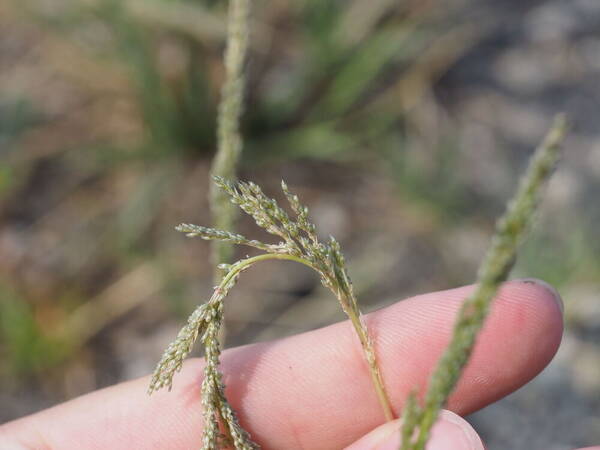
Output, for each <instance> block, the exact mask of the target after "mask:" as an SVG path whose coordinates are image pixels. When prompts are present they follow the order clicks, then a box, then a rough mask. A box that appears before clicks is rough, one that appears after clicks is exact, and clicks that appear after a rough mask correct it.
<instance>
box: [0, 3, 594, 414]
mask: <svg viewBox="0 0 600 450" xmlns="http://www.w3.org/2000/svg"><path fill="white" fill-rule="evenodd" d="M575 3H576V5H575ZM575 3H574V5H575V6H573V8H587V6H586V4H585V2H582V1H580V2H575ZM548 5H550V6H548ZM552 5H554V2H543V1H531V2H523V4H522V5H521V6H519V7H518V8H517V10H518V11H516V10H510V9H509V8H508V7H506V8H504V7H502V6H501V5H498V4H496V2H471V1H469V0H455V1H450V2H447V1H444V2H441V1H436V0H431V1H406V2H392V1H389V0H374V1H369V2H364V1H361V0H356V1H346V2H341V1H332V2H323V1H313V0H306V1H301V2H283V1H273V2H267V3H256V4H255V5H254V7H255V10H254V13H253V19H252V44H251V49H250V59H249V62H248V64H247V76H248V89H247V95H246V97H247V98H246V112H245V115H244V118H243V132H244V136H245V147H244V151H243V164H242V169H241V177H242V178H250V179H253V180H255V181H258V182H260V184H261V185H263V186H265V188H266V189H267V190H269V186H271V187H274V186H277V185H278V183H279V180H280V179H281V178H282V177H283V178H285V179H286V180H287V181H289V183H290V185H291V186H292V187H293V188H294V190H295V191H297V192H298V193H299V194H300V195H301V197H302V198H303V199H304V200H305V202H306V203H307V204H308V205H309V206H310V207H311V212H312V214H313V218H314V220H315V221H316V222H317V227H318V228H319V229H322V230H324V231H325V232H327V233H331V234H333V235H335V236H336V237H339V238H340V239H341V240H342V244H343V246H344V248H345V249H346V248H347V249H348V250H347V253H348V254H347V257H348V259H349V264H350V268H349V270H350V273H351V274H352V275H353V277H354V279H355V284H356V287H357V290H358V295H359V296H360V297H361V300H362V301H363V302H366V303H367V304H369V303H370V304H372V305H376V304H378V305H380V304H384V302H386V301H391V300H393V299H397V298H401V297H402V296H406V295H409V294H413V293H417V292H423V291H427V290H432V289H438V288H439V289H441V288H447V287H452V286H455V285H458V284H462V283H468V282H471V281H472V280H473V279H474V275H475V274H474V270H475V268H476V266H477V264H478V262H479V259H480V257H481V255H482V253H483V251H484V249H485V247H486V245H487V238H488V237H489V235H490V233H491V231H492V226H493V220H494V218H495V217H496V216H497V215H498V213H499V212H501V210H502V207H503V205H504V201H505V200H506V198H507V197H508V195H509V194H510V193H511V192H512V191H513V184H514V182H515V180H516V179H517V177H518V174H519V173H521V172H522V169H523V167H524V162H525V161H526V159H527V156H528V153H527V152H526V151H525V149H528V150H530V149H532V147H533V145H534V144H535V142H537V141H538V140H539V138H540V137H541V136H542V134H543V131H544V129H546V128H547V126H548V125H549V123H550V117H552V116H553V115H554V113H556V112H557V111H558V110H561V109H565V108H566V109H567V112H568V113H570V114H571V116H572V119H573V120H574V122H575V125H576V126H575V129H574V132H573V137H571V138H570V139H569V140H568V141H567V144H566V148H567V153H566V155H565V157H564V161H563V163H562V168H561V171H560V172H559V174H557V175H558V176H557V177H556V180H553V182H552V184H551V186H550V189H549V193H548V199H547V201H546V202H545V203H544V205H543V211H542V214H541V215H540V218H539V220H538V226H537V228H536V229H535V230H534V232H533V236H532V238H531V239H530V240H529V241H528V242H527V243H526V245H525V246H524V248H523V251H522V254H521V258H520V260H519V263H518V266H517V269H516V273H517V274H518V275H523V276H537V277H541V278H544V279H546V280H547V281H549V282H552V283H554V284H556V285H557V286H558V287H559V288H561V289H562V292H563V294H564V295H565V297H566V300H567V318H569V317H573V320H574V321H575V326H576V327H577V326H579V325H578V323H579V322H577V320H579V319H577V318H578V317H579V316H578V315H577V313H573V314H572V315H570V313H569V306H568V301H569V300H570V299H569V298H568V295H569V293H571V292H582V291H581V289H580V288H581V287H582V286H583V287H586V289H587V290H586V289H584V291H585V292H589V291H590V288H589V286H590V285H592V286H593V285H594V283H596V286H597V279H598V275H599V274H600V264H599V261H600V260H599V259H598V257H597V255H598V250H599V249H598V245H600V244H598V242H597V239H595V238H594V235H595V231H594V230H595V228H597V223H598V218H599V212H600V209H599V208H598V207H597V206H596V205H595V204H594V203H595V202H593V199H594V195H597V193H598V187H599V186H598V182H597V179H598V175H599V174H600V169H599V167H600V156H598V151H597V149H598V148H599V147H598V146H597V144H594V142H595V141H594V139H595V138H596V137H597V136H596V134H597V133H596V132H594V131H590V128H589V127H587V125H586V121H585V120H581V121H579V119H581V118H583V119H585V117H587V116H588V115H589V114H588V113H584V112H585V111H588V109H589V108H591V106H590V107H588V106H586V105H587V103H585V102H584V100H582V98H583V97H585V98H589V95H588V96H587V97H586V95H584V94H582V93H581V92H580V91H581V89H584V87H585V86H586V84H585V80H586V79H587V78H586V77H588V76H591V75H589V74H593V73H595V72H594V70H597V65H594V64H593V63H589V62H586V61H587V60H586V59H585V58H586V56H585V55H586V54H587V53H586V52H588V53H589V52H591V51H592V50H593V46H592V45H591V44H589V43H587V41H586V39H587V36H588V35H587V34H586V33H585V32H581V33H579V32H576V31H573V29H570V28H568V27H567V28H565V27H562V28H561V27H560V26H558V25H557V23H559V24H560V23H562V22H561V20H562V18H563V17H564V16H565V15H568V14H571V12H569V11H567V10H565V11H563V12H560V11H562V10H561V9H559V10H558V11H559V13H555V12H552V11H555V10H554V9H551V7H552ZM544 8H545V9H544ZM548 9H550V10H551V12H552V13H547V12H545V11H546V10H548ZM555 9H556V8H555ZM225 12H226V4H225V3H223V2H214V1H208V0H206V1H200V0H197V1H196V0H194V1H192V0H171V1H166V0H121V1H117V0H86V1H81V0H44V1H41V0H19V1H17V0H5V1H3V2H2V4H1V5H0V157H1V158H2V160H1V161H2V163H1V166H0V223H1V226H0V356H1V357H0V380H1V384H2V385H3V386H6V389H3V391H5V393H3V394H0V402H2V403H4V399H13V398H18V395H20V394H19V393H22V392H24V391H27V392H32V393H33V394H32V398H33V399H30V400H28V401H22V402H21V404H20V405H19V404H18V403H19V402H17V406H14V407H12V408H7V409H3V408H0V411H1V412H2V413H3V414H4V415H3V416H1V417H0V418H1V419H8V418H10V417H13V416H15V415H19V414H23V413H25V412H29V411H32V410H35V409H38V408H39V407H41V406H42V405H44V404H47V403H51V402H55V401H58V400H61V399H64V398H67V397H70V396H73V395H76V394H78V393H81V392H84V391H87V390H91V389H93V388H96V387H98V386H101V385H105V384H107V383H111V382H115V381H118V380H120V379H123V378H127V377H130V376H134V375H141V374H143V373H148V372H150V371H151V370H152V368H153V365H154V363H155V360H156V359H157V357H158V356H159V354H160V352H161V349H162V347H163V345H164V344H165V343H166V342H168V341H169V340H170V339H171V338H172V337H173V335H174V332H175V331H176V327H177V323H178V321H177V320H171V319H176V318H179V317H180V316H185V315H186V314H187V312H188V311H189V310H190V309H191V307H192V305H193V304H195V303H197V302H200V301H203V299H204V298H205V296H206V295H207V294H208V292H209V291H210V287H211V286H212V281H211V271H212V268H211V267H210V266H209V264H208V248H207V246H206V245H205V244H204V243H196V242H194V243H190V242H188V241H185V240H184V239H183V238H182V237H181V236H179V235H178V234H177V233H175V232H174V231H172V229H173V225H175V224H177V223H179V222H182V221H186V222H194V223H200V224H209V223H210V218H209V216H208V213H207V210H208V204H207V192H208V176H207V174H208V171H209V168H210V162H211V158H212V155H213V154H214V150H215V146H216V130H215V118H216V105H217V101H218V92H219V88H220V86H221V83H222V79H223V66H222V51H223V40H224V36H225ZM563 13H564V14H563ZM517 14H518V17H517V16H516V15H517ZM552 14H554V15H552ZM556 14H558V16H557V15H556ZM560 14H563V15H560ZM588 15H589V14H588ZM540 17H541V18H540ZM547 17H550V19H547ZM569 17H570V16H569ZM574 17H575V19H573V20H575V21H576V20H581V22H576V23H581V24H583V25H581V26H582V27H583V28H584V30H585V29H586V28H585V27H586V25H585V24H586V23H587V22H585V20H584V19H583V18H580V19H578V18H579V17H580V16H574ZM582 17H583V16H582ZM544 20H546V21H547V22H548V24H547V23H546V22H544ZM565 26H566V25H565ZM511 27H512V28H511ZM551 27H552V29H553V30H555V34H554V35H549V37H548V36H547V35H545V34H544V32H546V31H547V30H549V29H550V28H551ZM515 29H518V30H519V32H515V31H514V30H515ZM557 29H558V30H559V31H560V30H563V32H562V33H563V34H560V33H559V32H556V30H557ZM536 30H537V31H536ZM565 30H566V31H565ZM547 32H548V33H549V31H547ZM536 33H537V34H536ZM556 33H558V34H556ZM528 52H529V53H528ZM579 54H581V55H583V56H581V59H580V60H577V61H578V64H579V65H578V66H577V64H575V63H573V58H575V56H573V55H579ZM519 58H520V59H519ZM575 59H576V58H575ZM586 64H587V65H586ZM574 66H577V67H579V68H580V72H577V74H580V75H577V74H573V71H572V70H571V69H572V68H573V67H574ZM540 67H541V68H542V69H539V68H540ZM528 70H529V72H528ZM536 70H538V71H537V72H536ZM586 70H587V72H586ZM530 72H533V74H534V75H531V73H530ZM535 74H537V75H535ZM542 75H543V77H542ZM535 76H537V77H538V79H539V80H541V81H540V82H539V83H538V84H535V83H532V82H530V81H529V80H530V78H531V77H534V78H535ZM577 76H580V77H581V79H579V78H577ZM528 77H530V78H528ZM540 77H541V78H540ZM528 83H529V84H528ZM569 83H571V84H569ZM569 86H574V87H573V88H571V87H569ZM571 89H572V90H571ZM578 89H579V91H578ZM594 95H598V94H597V93H596V94H594ZM582 102H584V103H582ZM582 105H583V106H582ZM586 108H587V109H586ZM595 133H596V134H595ZM594 145H596V147H594ZM578 149H581V151H579V153H578V152H577V151H578ZM594 158H596V159H594ZM594 161H596V162H595V163H594ZM594 164H595V165H594ZM273 192H275V189H273ZM590 199H591V200H592V201H590ZM596 203H597V202H596ZM364 211H368V212H369V214H367V215H365V213H364ZM247 225H248V224H247V223H246V222H244V221H243V220H242V221H241V223H240V224H239V226H240V227H241V229H244V228H245V227H246V226H247ZM250 234H252V232H250ZM344 240H346V241H348V242H350V241H351V242H352V245H350V248H348V246H347V245H344V242H343V241H344ZM374 256H377V257H374ZM248 278H252V280H250V279H248V280H241V289H240V291H241V292H242V293H240V294H236V295H238V297H237V298H236V297H234V298H232V299H231V301H230V303H229V304H228V305H227V307H228V308H231V310H232V311H231V313H229V314H228V315H229V316H231V317H234V318H235V317H238V320H237V321H236V320H235V319H234V320H232V322H231V323H230V324H228V330H229V340H230V342H231V343H232V344H238V343H240V342H246V341H248V340H253V339H266V338H270V337H274V336H279V335H282V334H289V333H293V332H296V331H299V330H302V329H306V328H310V327H315V326H318V325H321V324H323V323H325V322H329V321H333V320H338V319H341V317H340V316H337V315H336V313H335V312H334V309H332V310H327V306H323V304H321V303H319V301H320V299H321V298H322V297H323V296H325V295H327V294H326V293H324V292H323V291H321V290H320V288H319V286H318V280H315V279H313V278H312V277H311V276H310V275H309V274H308V273H304V272H302V271H300V272H298V270H292V271H289V268H287V267H283V268H274V269H273V271H272V272H271V273H266V274H258V273H256V274H254V277H248ZM267 281H268V283H267ZM267 284H268V285H269V286H276V288H274V289H271V290H268V291H266V290H265V288H264V286H266V285H267ZM592 291H593V289H592ZM593 292H597V290H596V291H593ZM582 295H583V294H582ZM586 295H587V294H586ZM242 297H243V298H242ZM315 305H318V306H315ZM256 309H260V310H261V311H262V316H263V317H269V318H270V320H269V321H267V322H268V323H264V322H259V321H253V320H252V317H254V316H255V314H254V315H253V313H252V312H253V311H254V310H256ZM569 320H570V319H569ZM598 326H600V325H598ZM6 401H8V400H6ZM11 402H12V403H13V404H14V403H15V402H13V401H12V400H11Z"/></svg>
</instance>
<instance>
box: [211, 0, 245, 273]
mask: <svg viewBox="0 0 600 450" xmlns="http://www.w3.org/2000/svg"><path fill="white" fill-rule="evenodd" d="M249 12H250V0H230V2H229V13H228V23H227V47H226V49H225V81H224V83H223V87H222V89H221V102H220V104H219V115H218V119H217V121H218V123H217V127H218V132H217V138H218V139H217V140H218V148H217V154H216V155H215V158H214V161H213V164H212V167H211V174H212V175H213V176H220V177H224V178H227V179H235V172H236V167H237V164H238V160H239V158H240V154H241V151H242V145H243V142H242V136H241V133H240V118H241V115H242V109H243V97H244V83H245V77H244V70H243V69H244V61H245V59H246V53H247V50H248V35H249V33H248V20H249ZM210 207H211V211H212V216H213V225H214V227H215V228H218V229H221V230H232V229H233V219H234V216H235V207H234V206H233V205H232V204H231V203H230V202H229V198H228V196H227V194H226V193H224V192H223V191H221V190H220V189H218V188H217V187H216V186H215V185H214V184H212V183H211V186H210ZM231 256H232V247H231V244H230V243H228V242H221V241H214V242H213V245H212V259H213V263H214V265H215V267H217V266H218V265H219V264H222V263H227V262H229V261H230V259H231ZM221 276H222V272H221V270H220V269H218V268H215V274H214V278H215V281H218V280H220V279H221Z"/></svg>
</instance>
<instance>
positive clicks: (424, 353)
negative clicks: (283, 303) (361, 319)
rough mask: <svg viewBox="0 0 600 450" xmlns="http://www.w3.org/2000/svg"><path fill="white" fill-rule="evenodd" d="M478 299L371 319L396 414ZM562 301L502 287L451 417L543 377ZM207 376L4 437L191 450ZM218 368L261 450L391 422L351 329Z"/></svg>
mask: <svg viewBox="0 0 600 450" xmlns="http://www.w3.org/2000/svg"><path fill="white" fill-rule="evenodd" d="M472 289H473V287H472V286H468V287H463V288H458V289H452V290H448V291H442V292H436V293H431V294H426V295H422V296H418V297H415V298H411V299H408V300H405V301H402V302H399V303H396V304H394V305H392V306H390V307H387V308H385V309H382V310H380V311H377V312H374V313H372V314H369V315H367V316H366V318H365V320H366V322H367V324H368V326H369V329H370V330H371V333H372V334H373V337H374V341H375V346H376V351H377V353H378V355H379V361H380V366H381V371H382V375H383V379H384V381H385V383H386V385H387V386H386V387H387V390H388V393H389V395H390V399H391V401H392V404H393V405H394V408H395V410H396V413H397V414H398V413H399V412H400V411H401V408H402V404H403V402H404V400H405V398H406V396H407V394H408V393H409V392H410V391H411V390H412V389H413V388H415V387H416V388H419V389H421V390H423V389H424V387H425V385H426V382H427V379H428V377H429V375H430V373H431V371H432V369H433V367H434V366H435V363H436V362H437V360H438V358H439V357H440V355H441V353H442V351H443V349H444V348H445V347H446V345H447V344H448V341H449V338H450V335H451V331H452V324H453V320H454V317H455V315H456V312H457V310H458V308H459V306H460V304H461V303H462V301H463V300H464V299H465V298H466V297H467V296H468V294H469V293H470V291H471V290H472ZM558 301H559V300H557V294H556V293H555V292H554V291H553V290H552V289H550V288H548V287H546V286H545V285H543V284H539V283H532V282H523V281H521V282H519V281H516V282H510V283H506V284H505V285H503V287H502V289H501V290H500V291H499V293H498V295H497V298H496V300H495V301H494V304H493V307H492V311H491V313H490V315H489V317H488V320H487V321H486V324H485V326H484V328H483V330H482V332H481V334H480V335H479V338H478V342H477V345H476V347H475V350H474V352H473V355H472V358H471V360H470V362H469V364H468V366H467V367H466V369H465V371H464V372H463V375H462V377H461V381H460V382H459V384H458V386H457V389H456V391H455V392H454V394H453V395H452V396H451V399H450V402H449V405H448V409H451V410H453V411H455V412H457V413H458V414H468V413H470V412H472V411H474V410H477V409H479V408H481V407H483V406H485V405H487V404H489V403H491V402H493V401H495V400H497V399H499V398H501V397H503V396H504V395H506V394H508V393H510V392H512V391H513V390H515V389H517V388H519V387H520V386H522V385H523V384H525V383H526V382H527V381H529V380H530V379H531V378H533V377H534V376H535V375H537V373H539V372H540V371H541V369H543V368H544V367H545V366H546V364H547V363H548V362H549V361H550V360H551V359H552V357H553V356H554V354H555V352H556V350H557V349H558V346H559V344H560V339H561V336H562V313H561V308H560V306H559V303H558ZM202 369H203V360H201V359H194V360H190V361H188V363H187V364H185V365H184V368H183V370H182V372H181V373H180V374H178V375H176V378H175V380H174V386H173V391H172V392H170V393H169V392H159V393H157V394H155V395H153V396H152V397H148V396H147V395H146V389H147V386H148V382H149V378H148V377H145V378H141V379H138V380H134V381H130V382H127V383H122V384H119V385H117V386H113V387H110V388H107V389H104V390H101V391H97V392H94V393H91V394H88V395H86V396H83V397H80V398H77V399H75V400H72V401H70V402H68V403H65V404H63V405H59V406H57V407H55V408H52V409H49V410H46V411H43V412H41V413H38V414H35V415H33V416H30V417H27V418H24V419H21V420H18V421H15V422H12V423H9V424H7V425H5V426H4V427H0V438H2V439H6V440H7V442H19V443H21V444H23V445H25V446H26V448H40V447H41V448H60V449H70V448H86V449H104V448H111V449H130V448H135V449H150V448H157V449H188V448H196V447H197V446H198V445H199V443H200V442H201V434H202V411H201V405H200V385H201V380H202V373H203V371H202ZM222 369H223V372H224V374H225V377H224V381H225V384H226V386H227V395H228V398H229V399H230V401H231V403H232V404H233V406H234V408H235V410H236V411H237V412H238V414H239V417H240V420H241V423H242V425H243V426H244V427H245V428H246V429H247V430H248V431H249V432H250V433H251V435H252V437H253V439H254V440H255V441H256V442H258V443H259V444H260V445H261V446H262V447H263V448H265V449H269V448H274V449H282V448H285V449H300V448H310V449H320V448H328V449H331V448H341V447H343V446H345V445H348V444H350V443H351V442H353V441H354V440H356V439H358V438H359V437H360V436H361V435H363V434H365V433H367V432H368V431H369V430H371V429H373V428H374V427H376V426H378V425H380V424H381V423H383V421H384V418H383V413H382V411H381V409H380V407H379V404H378V402H377V398H376V396H375V393H374V391H373V388H372V386H371V384H370V377H369V374H368V369H367V366H366V363H365V362H364V359H363V355H362V351H361V348H360V345H359V343H358V340H357V338H356V336H355V335H354V333H353V330H352V327H351V325H350V324H349V322H341V323H338V324H335V325H331V326H329V327H325V328H322V329H319V330H315V331H311V332H308V333H303V334H300V335H296V336H292V337H289V338H285V339H281V340H278V341H274V342H267V343H259V344H253V345H249V346H244V347H238V348H235V349H231V350H228V351H226V352H224V353H223V356H222ZM10 439H12V441H9V440H10ZM17 448H18V447H17Z"/></svg>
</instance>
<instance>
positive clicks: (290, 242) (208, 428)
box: [149, 177, 393, 449]
mask: <svg viewBox="0 0 600 450" xmlns="http://www.w3.org/2000/svg"><path fill="white" fill-rule="evenodd" d="M215 182H216V184H217V185H218V186H219V187H220V188H221V189H222V190H223V192H225V193H226V194H228V196H229V198H230V200H231V202H232V203H233V204H235V205H237V206H238V207H239V208H240V209H242V210H243V211H244V212H245V213H247V214H248V215H250V216H251V217H252V218H253V219H254V221H255V222H256V224H257V225H258V226H259V227H261V228H263V229H264V230H265V231H267V232H268V233H270V234H272V235H274V236H276V237H277V238H278V239H279V242H276V243H265V242H261V241H257V240H252V239H248V238H246V237H244V236H242V235H240V234H237V233H231V232H228V231H223V230H216V229H214V228H207V227H203V226H198V225H191V224H181V225H179V226H177V230H178V231H181V232H183V233H186V235H187V236H189V237H200V238H202V239H206V240H217V241H221V242H228V243H233V244H239V245H246V246H250V247H254V248H257V249H259V250H262V252H263V253H262V254H260V255H257V256H252V257H246V258H244V259H241V260H239V261H237V262H235V263H233V264H221V265H220V268H221V269H223V270H224V271H225V275H224V276H223V278H222V279H221V281H220V283H219V285H218V286H216V287H215V289H214V291H213V294H212V296H211V298H210V299H209V300H208V302H206V303H204V304H202V305H200V306H199V307H198V308H197V309H196V310H195V311H194V312H193V313H192V315H191V316H190V317H189V319H188V322H187V324H186V325H185V326H184V327H183V328H182V330H181V331H180V332H179V334H178V336H177V338H176V339H175V341H174V342H173V343H171V345H169V347H168V348H167V350H166V351H165V353H164V355H163V357H162V359H161V360H160V362H159V363H158V366H157V368H156V370H155V372H154V375H153V377H152V380H151V382H150V387H149V393H152V392H154V391H156V390H158V389H160V388H163V387H167V388H169V389H170V388H171V386H172V383H173V376H174V375H175V373H176V372H177V371H179V370H180V369H181V367H182V364H183V361H184V359H185V358H186V356H187V355H188V354H189V353H190V351H191V349H192V346H193V344H194V342H195V341H196V340H197V339H198V338H199V339H200V342H201V343H202V345H203V347H204V353H205V357H206V367H205V369H204V380H203V382H202V389H201V390H202V403H203V405H204V420H205V424H204V439H203V444H204V447H203V448H205V449H212V448H217V442H218V439H219V423H222V424H223V426H224V428H225V429H226V431H227V433H228V435H229V438H230V440H231V442H232V444H233V445H234V446H235V448H238V449H250V448H256V444H255V443H254V442H252V441H251V439H250V437H249V435H248V433H247V432H245V431H244V430H243V429H242V428H241V426H240V425H239V423H238V421H237V419H236V416H235V414H234V412H233V409H232V407H231V405H230V404H229V402H228V401H227V398H226V397H225V393H224V391H225V387H224V385H223V383H222V375H221V372H220V370H219V355H220V352H221V345H220V343H219V340H218V338H217V336H218V333H219V330H220V327H221V323H222V320H223V301H224V299H225V297H226V296H227V294H228V293H229V291H230V290H231V288H232V287H233V286H234V285H235V283H236V281H237V280H238V278H239V276H240V274H241V273H242V272H243V271H244V270H246V269H248V268H249V267H251V266H252V265H253V264H255V263H257V262H260V261H264V260H270V259H281V260H290V261H296V262H299V263H301V264H304V265H306V266H308V267H310V268H312V269H313V270H315V271H316V272H317V273H318V274H319V276H320V279H321V282H322V283H323V285H324V286H325V287H327V288H329V289H330V290H331V291H332V292H333V293H334V294H335V296H336V298H337V299H338V301H339V302H340V304H341V306H342V309H343V310H344V312H345V313H346V315H347V316H348V317H349V318H350V321H351V323H352V325H353V327H354V329H355V331H356V333H357V335H358V338H359V341H360V344H361V346H362V348H363V351H364V355H365V359H366V361H367V364H368V367H369V370H370V374H371V378H372V382H373V386H374V389H375V392H376V394H377V397H378V400H379V402H380V404H381V406H382V409H383V412H384V415H385V417H386V419H388V420H390V419H392V418H393V414H392V409H391V406H390V402H389V400H388V397H387V394H386V391H385V387H384V384H383V379H382V377H381V374H380V371H379V367H378V364H377V357H376V354H375V349H374V346H373V342H372V341H371V338H370V336H369V333H368V330H367V327H366V325H365V323H364V321H363V320H362V316H361V312H360V310H359V307H358V302H357V299H356V296H355V295H354V291H353V288H352V282H351V281H350V277H349V275H348V272H347V270H346V266H345V261H344V257H343V255H342V252H341V249H340V245H339V243H338V242H337V241H336V240H335V239H334V238H333V237H330V238H329V240H328V241H327V242H321V241H320V240H319V238H318V236H317V233H316V228H315V225H314V224H312V223H311V222H310V220H309V217H308V208H307V207H306V206H304V205H302V204H301V203H300V200H299V199H298V197H297V196H296V195H294V194H293V193H292V192H290V190H289V189H288V187H287V185H286V184H285V183H284V182H282V189H283V192H284V194H285V196H286V198H287V200H288V202H289V205H290V208H291V209H292V211H293V213H294V217H290V215H289V214H288V213H287V212H286V211H285V210H284V209H283V208H281V207H280V206H279V205H278V204H277V202H276V201H275V200H273V199H271V198H269V197H267V196H266V195H265V194H264V193H263V191H262V189H261V188H260V187H259V186H258V185H256V184H255V183H252V182H249V183H246V182H239V183H235V184H234V183H232V182H229V181H227V180H225V179H223V178H220V177H215Z"/></svg>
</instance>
